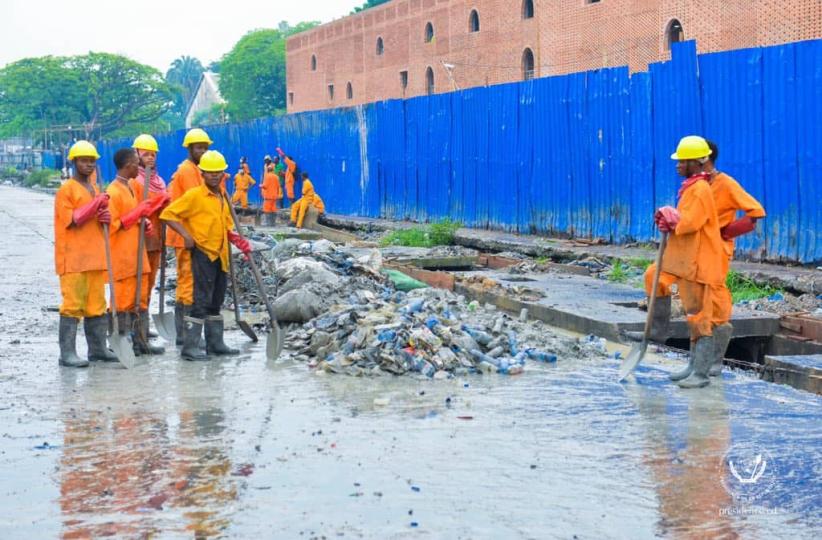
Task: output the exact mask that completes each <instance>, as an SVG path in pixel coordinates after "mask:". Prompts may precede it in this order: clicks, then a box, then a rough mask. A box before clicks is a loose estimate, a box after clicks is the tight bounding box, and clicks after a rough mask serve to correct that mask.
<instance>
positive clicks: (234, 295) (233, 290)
mask: <svg viewBox="0 0 822 540" xmlns="http://www.w3.org/2000/svg"><path fill="white" fill-rule="evenodd" d="M228 272H229V274H230V275H231V296H232V298H233V299H234V318H235V319H236V320H237V324H239V323H240V306H239V305H237V276H236V274H235V273H234V257H232V256H231V255H230V254H229V257H228Z"/></svg>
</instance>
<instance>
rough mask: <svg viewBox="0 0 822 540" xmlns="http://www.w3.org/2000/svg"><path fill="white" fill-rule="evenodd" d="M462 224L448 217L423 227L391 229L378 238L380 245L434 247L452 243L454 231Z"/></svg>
mask: <svg viewBox="0 0 822 540" xmlns="http://www.w3.org/2000/svg"><path fill="white" fill-rule="evenodd" d="M461 226H462V225H461V224H460V223H458V222H456V221H451V220H450V219H443V220H440V221H438V222H436V223H432V224H431V225H428V226H425V227H411V228H410V229H400V230H396V231H391V232H390V233H389V234H388V235H386V236H384V237H383V238H382V240H380V245H381V246H384V247H385V246H404V247H434V246H450V245H452V244H453V243H454V233H456V232H457V229H459V228H460V227H461Z"/></svg>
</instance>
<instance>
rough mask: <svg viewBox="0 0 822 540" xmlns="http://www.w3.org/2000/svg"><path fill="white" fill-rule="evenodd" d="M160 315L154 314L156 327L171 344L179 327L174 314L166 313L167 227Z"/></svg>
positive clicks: (162, 232)
mask: <svg viewBox="0 0 822 540" xmlns="http://www.w3.org/2000/svg"><path fill="white" fill-rule="evenodd" d="M160 243H161V244H162V246H163V247H162V248H161V249H162V251H161V252H160V313H153V314H152V316H151V318H152V319H153V320H154V327H155V328H157V332H159V333H160V335H161V336H163V339H165V340H166V341H168V342H169V343H174V342H175V341H176V340H177V327H176V326H174V314H173V313H166V263H167V261H166V226H165V225H162V226H161V227H160Z"/></svg>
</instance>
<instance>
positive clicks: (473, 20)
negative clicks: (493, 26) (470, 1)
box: [468, 9, 480, 32]
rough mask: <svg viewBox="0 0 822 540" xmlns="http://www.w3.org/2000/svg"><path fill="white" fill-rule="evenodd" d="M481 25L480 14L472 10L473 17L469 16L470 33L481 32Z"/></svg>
mask: <svg viewBox="0 0 822 540" xmlns="http://www.w3.org/2000/svg"><path fill="white" fill-rule="evenodd" d="M479 29H480V24H479V13H478V12H477V10H476V9H472V10H471V15H469V16H468V31H469V32H479Z"/></svg>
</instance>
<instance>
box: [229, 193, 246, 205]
mask: <svg viewBox="0 0 822 540" xmlns="http://www.w3.org/2000/svg"><path fill="white" fill-rule="evenodd" d="M238 202H239V203H240V204H241V205H242V207H243V208H248V192H247V191H242V190H237V191H235V192H234V196H233V197H231V204H237V203H238Z"/></svg>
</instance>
